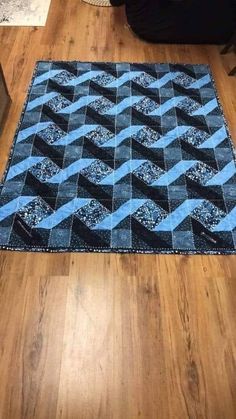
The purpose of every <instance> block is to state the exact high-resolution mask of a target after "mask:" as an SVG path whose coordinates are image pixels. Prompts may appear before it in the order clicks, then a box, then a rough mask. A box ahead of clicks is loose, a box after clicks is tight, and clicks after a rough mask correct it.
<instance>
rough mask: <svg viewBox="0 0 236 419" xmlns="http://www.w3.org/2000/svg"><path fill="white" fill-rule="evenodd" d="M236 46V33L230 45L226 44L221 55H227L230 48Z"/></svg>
mask: <svg viewBox="0 0 236 419" xmlns="http://www.w3.org/2000/svg"><path fill="white" fill-rule="evenodd" d="M234 45H236V32H235V33H234V35H233V36H232V38H231V39H230V41H229V42H228V44H226V45H225V47H224V48H223V49H222V51H221V54H222V55H224V54H227V52H228V51H229V50H230V48H231V47H233V46H234Z"/></svg>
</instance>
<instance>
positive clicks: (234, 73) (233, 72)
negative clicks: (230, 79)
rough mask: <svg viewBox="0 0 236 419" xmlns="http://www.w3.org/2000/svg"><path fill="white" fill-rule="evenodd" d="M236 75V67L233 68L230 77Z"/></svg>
mask: <svg viewBox="0 0 236 419" xmlns="http://www.w3.org/2000/svg"><path fill="white" fill-rule="evenodd" d="M235 75H236V67H234V68H233V70H231V71H230V73H229V76H235Z"/></svg>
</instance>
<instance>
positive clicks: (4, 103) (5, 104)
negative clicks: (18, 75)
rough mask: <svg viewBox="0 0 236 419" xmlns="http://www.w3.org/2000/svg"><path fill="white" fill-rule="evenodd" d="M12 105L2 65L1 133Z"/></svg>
mask: <svg viewBox="0 0 236 419" xmlns="http://www.w3.org/2000/svg"><path fill="white" fill-rule="evenodd" d="M10 104H11V98H10V95H9V92H8V89H7V85H6V82H5V78H4V74H3V70H2V66H1V64H0V133H1V131H2V128H3V124H4V122H5V119H6V117H7V113H8V110H9V107H10Z"/></svg>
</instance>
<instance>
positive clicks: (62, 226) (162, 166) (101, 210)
mask: <svg viewBox="0 0 236 419" xmlns="http://www.w3.org/2000/svg"><path fill="white" fill-rule="evenodd" d="M2 141H4V138H2ZM0 192H1V194H0V243H1V248H2V249H17V250H34V251H44V250H45V251H101V252H103V251H104V252H105V251H114V252H143V253H200V254H201V253H206V254H207V253H220V254H221V253H223V254H224V253H234V252H235V250H236V168H235V158H234V151H233V148H232V143H231V139H230V137H229V133H228V129H227V126H226V123H225V120H224V117H223V114H222V110H221V108H220V105H219V101H218V99H217V95H216V91H215V88H214V83H213V80H212V76H211V74H210V70H209V67H208V66H206V65H182V64H181V65H180V64H128V63H117V64H116V63H81V62H39V63H38V64H37V67H36V70H35V74H34V77H33V81H32V84H31V87H30V91H29V95H28V99H27V103H26V105H25V109H24V111H23V114H22V118H21V122H20V125H19V128H18V130H17V133H16V137H15V141H14V145H13V148H12V152H11V156H10V159H9V164H8V167H7V170H6V173H5V175H4V179H3V182H2V185H1V190H0Z"/></svg>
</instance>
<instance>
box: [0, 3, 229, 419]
mask: <svg viewBox="0 0 236 419" xmlns="http://www.w3.org/2000/svg"><path fill="white" fill-rule="evenodd" d="M40 59H45V60H48V59H52V60H53V59H55V60H81V61H86V60H91V61H95V60H97V61H130V62H132V61H133V62H135V61H138V62H148V61H150V62H170V61H171V62H189V63H209V64H210V65H211V67H212V70H213V73H214V76H215V79H216V83H217V87H218V91H219V94H220V98H221V101H222V103H223V106H224V110H225V114H226V116H227V119H228V121H229V126H230V129H231V133H232V136H233V137H234V138H235V139H236V118H235V111H236V95H235V91H236V79H235V78H233V77H232V78H228V77H227V72H228V71H229V70H230V68H232V67H233V65H234V56H233V54H229V55H227V56H225V57H223V58H222V57H220V55H219V48H218V47H214V46H187V45H178V46H177V45H168V46H167V45H151V44H146V43H144V42H142V41H140V40H139V39H137V38H135V37H134V36H133V34H132V33H131V32H130V31H129V29H128V28H127V26H126V22H125V17H124V11H123V9H122V8H119V9H112V8H111V9H110V8H108V9H106V8H104V9H102V8H99V9H98V8H96V7H92V6H88V5H86V4H84V3H81V2H80V1H79V0H67V1H66V2H65V1H64V0H52V5H51V8H50V13H49V18H48V22H47V26H46V27H45V28H10V27H9V28H0V60H1V63H2V65H3V69H4V72H5V75H6V78H7V84H8V86H9V90H10V94H11V96H12V98H13V105H12V107H11V110H10V114H9V118H8V121H7V123H6V125H5V129H4V132H3V134H2V136H1V138H0V155H1V159H0V170H1V172H2V171H3V169H4V167H5V164H6V161H7V156H8V153H9V149H10V146H11V142H12V138H13V135H14V131H15V128H16V124H17V122H18V119H19V116H20V112H21V109H22V105H23V102H24V100H25V96H26V92H27V88H28V85H29V82H30V79H31V76H32V72H33V67H34V64H35V61H36V60H40ZM0 277H1V279H0V418H1V419H97V418H99V419H136V418H137V419H140V418H141V419H144V418H145V419H172V418H173V419H185V418H186V419H187V418H190V419H195V418H196V419H235V418H236V397H235V394H236V257H235V256H227V257H226V256H225V257H223V256H212V257H210V256H164V255H159V256H158V255H156V256H155V255H119V254H118V255H112V254H30V253H25V254H23V253H14V252H12V253H10V252H1V253H0Z"/></svg>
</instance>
